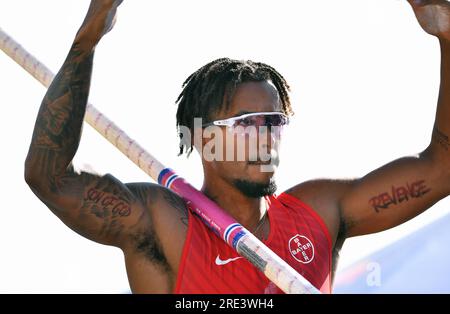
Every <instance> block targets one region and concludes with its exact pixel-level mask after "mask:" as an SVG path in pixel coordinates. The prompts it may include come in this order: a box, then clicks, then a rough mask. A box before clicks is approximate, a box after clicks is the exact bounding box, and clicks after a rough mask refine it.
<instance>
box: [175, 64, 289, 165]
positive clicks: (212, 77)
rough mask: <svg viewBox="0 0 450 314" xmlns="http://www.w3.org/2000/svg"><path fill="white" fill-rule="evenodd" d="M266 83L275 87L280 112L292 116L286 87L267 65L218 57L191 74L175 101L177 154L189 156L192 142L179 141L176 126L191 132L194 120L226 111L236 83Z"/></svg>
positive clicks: (206, 118)
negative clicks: (189, 143)
mask: <svg viewBox="0 0 450 314" xmlns="http://www.w3.org/2000/svg"><path fill="white" fill-rule="evenodd" d="M266 80H270V81H271V82H272V83H273V84H274V85H275V87H276V89H277V91H278V94H279V95H280V98H281V103H282V110H283V112H284V113H285V114H287V115H292V114H293V111H292V108H291V103H290V99H289V95H288V92H289V91H290V88H289V85H288V83H287V82H286V80H285V79H284V77H283V76H282V75H281V74H280V73H278V71H277V70H275V69H274V68H272V67H271V66H269V65H267V64H264V63H260V62H253V61H250V60H247V61H240V60H233V59H229V58H221V59H217V60H214V61H212V62H210V63H208V64H206V65H204V66H203V67H201V68H200V69H198V70H197V71H196V72H194V73H192V74H191V75H190V76H189V77H188V78H187V79H186V81H184V83H183V86H182V88H183V90H182V92H181V94H180V95H179V96H178V98H177V100H176V103H177V104H178V110H177V130H178V133H179V137H180V145H179V147H180V152H179V155H181V154H183V153H184V152H186V153H187V155H188V156H189V154H190V153H191V152H192V150H193V145H192V141H191V145H190V147H188V146H187V145H186V144H185V142H184V141H183V138H182V133H181V132H180V126H186V127H188V128H189V129H190V130H191V132H193V127H194V118H202V119H203V121H209V120H210V115H211V114H212V113H214V112H218V111H220V110H222V109H224V108H223V106H224V105H225V109H228V108H229V106H230V102H231V99H232V97H233V95H234V93H235V91H236V88H237V87H238V85H239V84H241V83H244V82H260V81H266ZM224 99H225V100H226V101H224Z"/></svg>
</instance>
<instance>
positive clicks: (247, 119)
mask: <svg viewBox="0 0 450 314" xmlns="http://www.w3.org/2000/svg"><path fill="white" fill-rule="evenodd" d="M288 124H289V117H288V116H287V115H285V114H284V113H282V112H254V113H246V114H243V115H240V116H236V117H231V118H228V119H223V120H216V121H212V122H209V123H205V124H203V125H202V127H204V128H205V127H208V126H212V125H217V126H227V127H229V128H230V129H237V128H238V127H241V128H247V127H256V128H257V127H262V126H265V127H268V128H270V127H280V128H281V127H283V126H285V125H288Z"/></svg>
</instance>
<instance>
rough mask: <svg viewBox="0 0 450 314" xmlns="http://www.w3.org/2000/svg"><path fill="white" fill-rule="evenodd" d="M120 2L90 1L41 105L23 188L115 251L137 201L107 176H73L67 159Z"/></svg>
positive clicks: (139, 209)
mask: <svg viewBox="0 0 450 314" xmlns="http://www.w3.org/2000/svg"><path fill="white" fill-rule="evenodd" d="M120 2H121V1H106V0H104V1H103V0H100V1H99V0H93V1H92V2H91V5H90V7H89V10H88V13H87V15H86V18H85V20H84V22H83V24H82V26H81V27H80V29H79V31H78V33H77V35H76V38H75V40H74V42H73V45H72V47H71V49H70V52H69V54H68V56H67V58H66V60H65V62H64V64H63V66H62V68H61V69H60V70H59V72H58V74H57V75H56V77H55V79H54V80H53V82H52V84H51V86H50V87H49V89H48V91H47V93H46V95H45V97H44V99H43V101H42V105H41V107H40V109H39V114H38V117H37V120H36V125H35V128H34V132H33V137H32V141H31V145H30V149H29V152H28V156H27V159H26V162H25V179H26V181H27V183H28V184H29V186H30V187H31V189H32V190H33V192H34V193H35V194H36V195H37V196H38V197H39V198H40V199H41V200H42V201H43V202H44V203H45V204H46V205H47V206H48V207H49V208H50V209H51V210H52V211H53V212H54V213H55V214H56V215H57V216H58V217H59V218H60V219H61V220H62V221H63V222H64V223H65V224H67V225H68V226H69V227H71V228H72V229H73V230H75V231H76V232H78V233H80V234H82V235H83V236H85V237H87V238H89V239H92V240H95V241H97V242H100V243H104V244H112V245H117V246H121V244H122V243H121V241H122V240H123V238H124V237H123V236H124V234H125V233H126V231H127V229H129V228H132V227H136V226H138V223H139V222H140V221H141V220H140V217H141V215H142V214H143V213H144V209H143V208H144V207H143V206H142V202H141V201H140V200H139V199H138V197H137V196H136V195H137V194H136V193H135V191H134V192H133V191H131V190H130V189H129V188H128V187H127V186H126V185H124V184H122V183H121V182H120V181H118V180H117V179H115V178H114V177H113V176H111V175H106V176H98V175H95V174H90V173H84V172H83V173H77V172H76V171H75V170H74V167H73V165H72V159H73V157H74V155H75V153H76V151H77V148H78V145H79V140H80V136H81V130H82V125H83V119H84V114H85V110H86V105H87V100H88V95H89V88H90V80H91V73H92V65H93V57H94V51H95V47H96V45H97V43H98V42H99V40H100V39H101V37H102V36H103V35H104V34H105V33H107V32H108V31H109V30H110V28H111V27H112V24H113V20H114V16H115V13H116V9H117V6H118V5H119V4H120ZM134 188H135V190H136V189H137V188H136V187H134Z"/></svg>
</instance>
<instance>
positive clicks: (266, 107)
mask: <svg viewBox="0 0 450 314" xmlns="http://www.w3.org/2000/svg"><path fill="white" fill-rule="evenodd" d="M265 111H281V103H280V97H279V95H278V91H277V89H276V87H275V86H274V85H273V83H272V82H271V81H262V82H245V83H241V84H239V85H238V86H237V88H236V91H235V93H234V95H233V98H232V99H231V102H230V106H229V108H228V110H224V111H223V112H221V113H220V118H226V117H232V116H236V115H239V114H243V113H248V112H265Z"/></svg>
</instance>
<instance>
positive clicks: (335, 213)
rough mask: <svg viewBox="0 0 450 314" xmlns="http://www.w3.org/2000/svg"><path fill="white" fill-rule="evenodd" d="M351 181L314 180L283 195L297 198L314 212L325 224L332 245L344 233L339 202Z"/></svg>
mask: <svg viewBox="0 0 450 314" xmlns="http://www.w3.org/2000/svg"><path fill="white" fill-rule="evenodd" d="M353 182H354V180H352V179H341V180H336V179H315V180H309V181H305V182H303V183H300V184H297V185H295V186H293V187H292V188H290V189H288V190H286V191H285V192H284V193H286V194H289V195H291V196H294V197H296V198H298V199H299V200H300V201H302V202H303V203H305V204H306V205H308V206H309V207H310V208H311V209H312V210H313V211H315V212H316V213H317V214H318V215H319V216H320V218H322V220H323V222H324V223H325V225H326V227H327V229H328V231H329V233H330V236H331V239H332V242H333V244H335V243H336V241H337V239H338V238H339V237H341V236H342V235H343V234H342V233H343V232H344V233H345V226H343V224H342V219H341V212H340V200H341V198H342V196H343V195H344V194H345V193H346V192H347V191H348V190H349V189H350V187H351V186H352V184H353Z"/></svg>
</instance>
